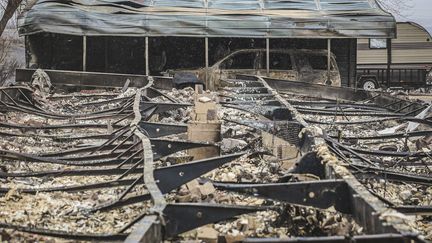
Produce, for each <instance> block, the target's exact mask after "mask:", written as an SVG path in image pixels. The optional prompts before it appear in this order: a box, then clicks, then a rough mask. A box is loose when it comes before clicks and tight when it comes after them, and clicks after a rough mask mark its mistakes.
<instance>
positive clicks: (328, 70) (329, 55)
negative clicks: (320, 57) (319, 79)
mask: <svg viewBox="0 0 432 243" xmlns="http://www.w3.org/2000/svg"><path fill="white" fill-rule="evenodd" d="M330 82H331V39H327V83H328V84H330Z"/></svg>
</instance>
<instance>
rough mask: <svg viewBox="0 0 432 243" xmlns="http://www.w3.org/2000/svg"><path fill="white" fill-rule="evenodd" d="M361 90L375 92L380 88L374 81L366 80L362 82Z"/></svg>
mask: <svg viewBox="0 0 432 243" xmlns="http://www.w3.org/2000/svg"><path fill="white" fill-rule="evenodd" d="M360 88H361V89H364V90H374V89H377V88H378V83H377V82H376V81H375V80H373V79H365V80H362V81H361V82H360Z"/></svg>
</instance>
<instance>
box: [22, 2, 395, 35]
mask: <svg viewBox="0 0 432 243" xmlns="http://www.w3.org/2000/svg"><path fill="white" fill-rule="evenodd" d="M19 32H20V34H21V35H31V34H35V33H40V32H48V33H58V34H70V35H80V36H84V35H85V36H187V37H248V38H372V37H373V38H393V37H395V32H396V22H395V19H394V17H393V16H392V15H391V14H389V13H387V12H385V11H383V10H382V9H381V8H380V7H379V6H378V5H377V4H376V2H375V0H343V1H342V0H125V1H115V0H66V1H65V0H63V1H61V0H39V1H37V2H36V3H35V4H34V5H33V6H31V8H30V9H28V10H26V11H25V12H24V13H23V14H22V16H21V17H20V18H19Z"/></svg>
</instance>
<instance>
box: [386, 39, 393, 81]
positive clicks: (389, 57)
mask: <svg viewBox="0 0 432 243" xmlns="http://www.w3.org/2000/svg"><path fill="white" fill-rule="evenodd" d="M391 64H392V39H390V38H388V39H387V87H390V75H391Z"/></svg>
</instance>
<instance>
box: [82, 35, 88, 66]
mask: <svg viewBox="0 0 432 243" xmlns="http://www.w3.org/2000/svg"><path fill="white" fill-rule="evenodd" d="M82 70H83V71H84V72H85V71H87V36H83V53H82Z"/></svg>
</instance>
